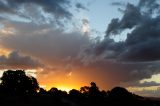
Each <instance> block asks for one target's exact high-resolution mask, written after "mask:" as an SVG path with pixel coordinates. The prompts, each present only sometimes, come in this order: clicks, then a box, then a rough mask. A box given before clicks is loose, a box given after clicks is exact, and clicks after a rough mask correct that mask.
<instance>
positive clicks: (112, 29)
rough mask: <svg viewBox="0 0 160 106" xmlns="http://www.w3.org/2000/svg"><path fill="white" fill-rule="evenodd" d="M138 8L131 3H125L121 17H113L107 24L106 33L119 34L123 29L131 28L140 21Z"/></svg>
mask: <svg viewBox="0 0 160 106" xmlns="http://www.w3.org/2000/svg"><path fill="white" fill-rule="evenodd" d="M141 17H142V16H141V13H140V11H139V8H137V7H136V6H134V5H132V4H129V3H128V4H127V6H126V9H125V11H124V15H123V17H122V19H119V18H114V19H112V21H111V23H110V24H109V25H108V29H107V31H106V35H107V36H109V35H112V34H113V35H115V34H119V33H120V32H121V31H123V30H124V29H131V28H133V27H134V26H135V25H137V24H138V23H139V22H140V21H141Z"/></svg>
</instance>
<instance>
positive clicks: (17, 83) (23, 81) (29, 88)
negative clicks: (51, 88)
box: [1, 70, 39, 95]
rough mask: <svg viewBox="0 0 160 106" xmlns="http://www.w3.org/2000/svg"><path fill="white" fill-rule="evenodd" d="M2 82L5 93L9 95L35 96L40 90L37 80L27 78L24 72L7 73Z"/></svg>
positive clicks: (9, 71) (10, 71) (11, 71)
mask: <svg viewBox="0 0 160 106" xmlns="http://www.w3.org/2000/svg"><path fill="white" fill-rule="evenodd" d="M1 80H2V83H1V86H2V87H3V88H4V92H5V93H6V94H9V95H30V94H35V93H36V92H37V90H38V89H39V85H38V82H37V80H36V79H35V78H34V77H31V76H27V75H26V74H25V72H24V70H16V71H13V70H8V71H5V72H4V73H3V75H2V77H1Z"/></svg>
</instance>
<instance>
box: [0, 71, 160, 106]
mask: <svg viewBox="0 0 160 106" xmlns="http://www.w3.org/2000/svg"><path fill="white" fill-rule="evenodd" d="M0 106H160V102H159V101H155V100H150V99H146V98H144V97H141V96H138V95H135V94H133V93H130V92H129V91H127V90H126V89H125V88H122V87H115V88H113V89H112V90H110V91H104V90H102V91H100V90H99V88H98V87H97V85H96V83H95V82H91V83H90V86H84V87H81V88H80V90H76V89H72V90H70V91H69V93H67V92H66V91H61V90H58V89H57V88H54V87H53V88H51V89H50V90H48V91H46V90H45V89H43V88H40V87H39V84H38V81H37V80H36V79H35V78H34V77H31V76H27V75H26V74H25V71H24V70H16V71H13V70H8V71H5V72H4V73H3V75H2V77H1V84H0Z"/></svg>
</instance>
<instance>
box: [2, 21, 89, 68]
mask: <svg viewBox="0 0 160 106" xmlns="http://www.w3.org/2000/svg"><path fill="white" fill-rule="evenodd" d="M7 24H8V26H10V27H13V28H14V29H15V32H16V33H15V34H13V35H12V36H2V37H1V40H0V43H1V45H2V46H4V47H5V48H9V49H11V50H12V49H13V50H19V51H20V52H22V53H26V54H28V55H31V56H34V57H36V58H38V59H40V60H42V61H45V62H46V63H47V64H50V65H52V66H56V65H57V66H58V64H63V62H64V61H65V60H66V59H69V60H70V59H73V58H76V57H77V55H78V53H79V52H80V50H81V47H82V46H83V45H87V44H88V43H89V37H88V36H86V35H83V34H82V33H81V32H79V31H73V32H72V31H71V32H65V31H64V30H63V29H57V28H54V27H53V26H52V25H51V26H50V25H48V24H45V25H38V27H37V25H36V24H34V23H32V24H31V23H29V24H28V23H21V22H9V23H6V24H5V25H7Z"/></svg>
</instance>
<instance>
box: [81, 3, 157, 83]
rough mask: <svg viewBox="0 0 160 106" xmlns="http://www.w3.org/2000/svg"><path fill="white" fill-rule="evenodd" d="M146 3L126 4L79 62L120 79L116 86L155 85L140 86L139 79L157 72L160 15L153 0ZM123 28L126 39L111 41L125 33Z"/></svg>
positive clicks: (85, 51) (87, 48)
mask: <svg viewBox="0 0 160 106" xmlns="http://www.w3.org/2000/svg"><path fill="white" fill-rule="evenodd" d="M149 1H150V0H144V1H141V0H140V2H139V3H138V5H133V4H130V3H128V4H127V5H126V9H125V10H124V11H123V16H122V18H114V19H112V20H111V22H110V24H109V25H108V28H107V31H106V36H105V38H104V39H103V40H100V41H97V40H96V41H94V42H93V43H92V44H90V45H89V46H88V47H85V48H84V49H83V51H82V52H81V54H80V56H79V57H80V58H81V61H82V62H83V63H84V64H85V65H89V66H91V67H94V66H95V68H96V67H99V68H98V69H97V68H96V69H97V70H101V71H102V72H104V73H105V72H106V74H109V73H110V74H111V76H113V77H114V78H115V77H116V78H119V79H118V80H117V81H118V82H117V84H118V83H127V82H128V81H130V82H129V84H131V86H134V85H136V84H137V86H149V85H156V84H155V83H154V82H151V83H144V84H139V81H140V80H142V79H145V78H151V76H152V75H153V74H157V73H160V72H159V67H160V66H159V65H158V64H159V60H160V50H159V49H158V47H159V46H160V23H159V22H160V14H159V13H157V12H156V11H158V10H159V7H158V6H157V7H156V6H155V4H157V5H158V2H157V1H156V0H153V1H152V2H149ZM141 2H143V3H144V4H143V3H141ZM140 4H141V5H140ZM142 4H143V5H142ZM150 10H152V12H151V11H150ZM155 12H156V13H155ZM126 29H129V32H128V33H127V35H126V36H127V37H126V39H124V40H123V41H115V40H114V39H113V38H114V37H120V34H124V33H122V32H125V33H126ZM100 64H101V65H100ZM99 65H100V66H99ZM113 67H114V68H113ZM135 82H138V83H135ZM138 84H139V85H138Z"/></svg>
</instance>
